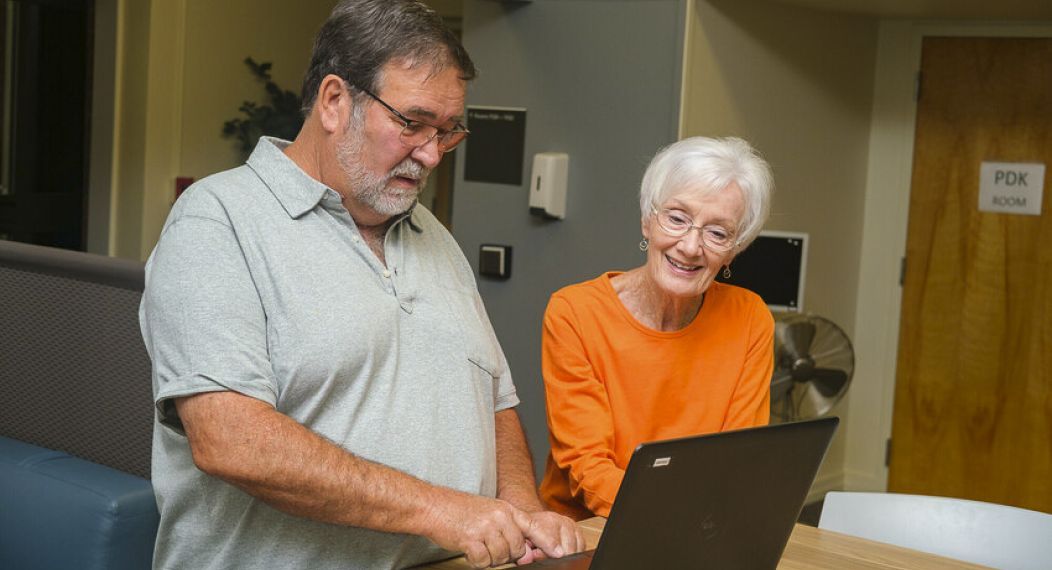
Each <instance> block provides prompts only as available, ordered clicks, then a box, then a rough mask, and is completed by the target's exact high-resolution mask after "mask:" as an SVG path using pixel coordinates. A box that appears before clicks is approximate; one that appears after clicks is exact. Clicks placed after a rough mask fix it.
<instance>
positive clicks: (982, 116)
mask: <svg viewBox="0 0 1052 570" xmlns="http://www.w3.org/2000/svg"><path fill="white" fill-rule="evenodd" d="M919 88H920V95H919V99H918V103H917V120H916V133H915V143H914V149H915V150H914V157H913V176H912V182H911V191H910V205H909V224H908V232H907V244H906V259H907V261H906V272H905V280H904V285H903V294H902V307H901V317H900V332H899V350H898V363H897V372H896V378H897V380H896V388H895V404H894V415H893V426H892V445H891V453H890V472H889V479H888V489H889V490H890V491H897V492H906V493H918V494H930V495H942V496H953V497H961V498H969V499H975V500H983V501H990V502H996V503H1002V504H1008V505H1015V506H1020V507H1025V508H1030V509H1035V510H1041V511H1046V512H1052V252H1050V250H1049V248H1048V247H1047V244H1049V243H1052V221H1050V219H1049V213H1048V212H1049V205H1048V203H1047V202H1048V200H1047V199H1046V200H1044V203H1043V205H1042V206H1043V208H1042V213H1041V215H1015V214H1003V213H991V212H984V211H979V209H978V193H979V173H980V166H981V164H982V163H983V162H984V161H986V162H993V161H996V162H1020V163H1040V164H1049V163H1052V125H1050V123H1049V121H1048V117H1050V116H1052V40H1050V39H1042V38H961V37H956V38H939V37H928V38H925V39H924V43H923V47H922V56H921V75H920V81H919ZM1043 182H1044V183H1045V184H1046V185H1047V179H1046V180H1045V181H1043Z"/></svg>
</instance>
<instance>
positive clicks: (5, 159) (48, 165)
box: [0, 0, 93, 250]
mask: <svg viewBox="0 0 1052 570" xmlns="http://www.w3.org/2000/svg"><path fill="white" fill-rule="evenodd" d="M0 27H2V29H3V46H2V48H3V57H2V58H0V61H2V63H0V67H2V70H0V92H2V94H3V110H2V119H0V239H10V240H14V241H21V242H26V243H33V244H37V245H47V246H53V247H61V248H65V249H74V250H84V246H85V237H84V233H85V206H86V201H87V187H88V159H89V137H90V130H89V123H90V117H91V113H90V109H91V84H92V74H91V69H92V44H93V0H61V1H60V0H5V1H4V7H3V10H2V15H0Z"/></svg>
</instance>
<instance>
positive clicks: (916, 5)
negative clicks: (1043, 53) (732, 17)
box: [771, 0, 1052, 21]
mask: <svg viewBox="0 0 1052 570" xmlns="http://www.w3.org/2000/svg"><path fill="white" fill-rule="evenodd" d="M771 1H773V2H778V3H781V4H790V5H793V6H801V7H805V8H813V9H816V10H824V11H829V12H839V13H847V14H859V15H866V16H874V17H880V18H909V19H938V20H1017V21H1020V20H1021V21H1040V20H1045V21H1052V0H771Z"/></svg>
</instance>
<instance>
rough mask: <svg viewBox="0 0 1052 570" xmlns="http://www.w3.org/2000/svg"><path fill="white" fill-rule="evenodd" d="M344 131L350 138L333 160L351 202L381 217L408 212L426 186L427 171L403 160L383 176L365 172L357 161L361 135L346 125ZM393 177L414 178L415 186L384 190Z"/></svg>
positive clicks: (359, 152) (408, 157)
mask: <svg viewBox="0 0 1052 570" xmlns="http://www.w3.org/2000/svg"><path fill="white" fill-rule="evenodd" d="M347 127H348V134H349V135H350V136H349V139H348V140H346V142H344V143H343V144H341V145H340V146H339V147H338V148H337V149H336V160H337V161H338V162H339V163H340V167H341V168H343V171H344V172H345V173H346V174H347V178H348V181H349V182H350V187H351V194H352V196H353V197H354V199H355V200H357V201H358V202H361V203H362V204H363V205H365V206H367V207H368V208H370V209H371V210H373V211H375V212H376V213H378V214H380V215H382V216H397V215H399V214H402V213H405V212H407V211H409V209H410V208H412V207H413V204H414V203H415V202H416V199H417V196H419V195H420V192H421V190H423V189H424V186H425V185H426V184H427V177H428V175H430V174H431V170H430V169H428V168H424V166H423V165H422V164H420V163H419V162H417V161H415V160H413V158H412V157H410V156H407V157H406V158H405V160H403V161H402V162H400V163H398V164H397V165H396V166H395V167H394V168H392V169H391V171H390V172H388V173H387V174H386V175H376V174H373V173H371V172H368V171H367V170H366V169H365V167H364V166H363V165H362V161H361V154H362V146H363V145H364V141H363V139H362V136H361V133H360V132H359V130H358V129H357V128H355V127H353V126H352V125H350V124H348V125H347ZM397 176H408V177H410V178H415V179H416V180H417V183H416V185H415V186H413V187H412V188H407V189H402V188H390V187H388V185H389V184H390V183H391V179H392V178H395V177H397Z"/></svg>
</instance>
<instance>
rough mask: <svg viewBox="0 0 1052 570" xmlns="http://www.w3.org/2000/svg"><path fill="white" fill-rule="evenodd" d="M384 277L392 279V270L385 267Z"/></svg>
mask: <svg viewBox="0 0 1052 570" xmlns="http://www.w3.org/2000/svg"><path fill="white" fill-rule="evenodd" d="M384 277H387V278H388V279H390V278H391V272H390V271H388V270H386V269H384Z"/></svg>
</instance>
